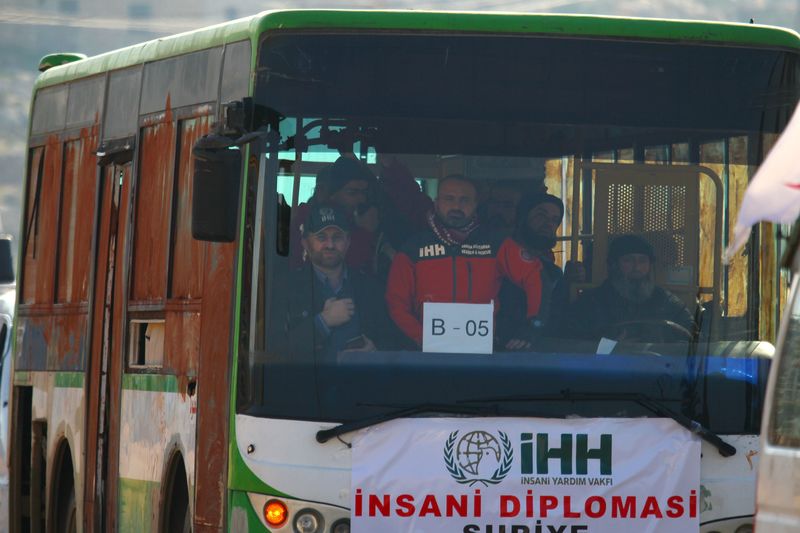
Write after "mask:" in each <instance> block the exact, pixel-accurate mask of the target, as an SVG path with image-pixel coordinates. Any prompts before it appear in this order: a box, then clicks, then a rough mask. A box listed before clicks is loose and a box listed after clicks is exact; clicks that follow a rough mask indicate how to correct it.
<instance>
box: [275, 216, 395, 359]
mask: <svg viewBox="0 0 800 533" xmlns="http://www.w3.org/2000/svg"><path fill="white" fill-rule="evenodd" d="M350 230H351V226H350V222H349V219H348V217H347V215H346V214H345V213H344V212H343V211H341V210H340V209H339V208H338V207H335V206H333V205H331V204H318V205H314V206H312V207H311V208H310V210H309V212H308V216H307V218H306V220H305V222H304V223H303V227H302V228H301V231H302V238H301V244H302V246H303V251H304V257H305V262H304V265H303V266H302V267H301V268H299V269H297V270H295V271H293V272H292V275H291V278H290V280H289V286H290V287H291V288H292V290H291V294H288V292H289V291H285V292H287V295H286V297H287V302H286V308H287V316H286V332H287V333H288V336H289V341H290V344H291V345H292V346H293V347H294V349H295V350H298V349H300V350H303V351H308V350H309V348H311V347H310V346H304V347H301V346H302V345H303V343H309V342H311V341H312V340H313V350H314V351H316V352H322V353H323V354H325V355H326V356H328V357H333V356H335V355H336V353H338V352H339V351H341V350H347V349H356V350H365V351H372V350H375V343H374V342H373V339H377V338H378V336H379V335H383V334H385V333H386V331H387V329H386V326H387V325H388V320H387V319H386V314H385V306H384V303H383V300H382V299H381V297H380V294H381V291H380V289H379V287H378V285H377V283H376V282H375V281H373V280H372V279H371V278H370V277H369V276H368V275H366V274H363V273H362V272H360V271H359V270H357V269H355V268H353V267H349V268H348V266H347V264H346V261H345V258H346V257H347V251H348V249H349V247H350V242H351V241H350Z"/></svg>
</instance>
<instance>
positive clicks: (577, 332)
mask: <svg viewBox="0 0 800 533" xmlns="http://www.w3.org/2000/svg"><path fill="white" fill-rule="evenodd" d="M655 259H656V256H655V252H654V251H653V247H652V246H651V245H650V243H649V242H647V241H646V240H645V239H644V238H642V237H640V236H638V235H623V236H621V237H617V238H616V239H614V240H613V241H612V242H611V245H610V246H609V249H608V257H607V258H606V261H607V264H608V279H606V281H605V282H603V284H602V285H600V286H599V287H597V288H595V289H590V290H587V291H584V292H583V294H581V296H580V297H579V298H578V300H577V301H576V302H575V303H574V304H573V306H572V308H571V312H570V313H569V315H570V316H569V319H568V320H567V321H566V323H565V326H567V327H568V328H569V330H570V331H571V333H572V335H573V336H575V337H581V338H587V339H593V340H597V339H600V338H601V337H607V338H610V339H617V340H624V339H627V340H641V341H653V342H655V341H686V340H690V339H691V338H692V336H693V335H694V334H695V333H696V324H695V321H694V318H693V317H692V314H691V313H690V312H689V310H688V309H687V308H686V306H685V305H684V304H683V302H682V301H681V300H680V299H679V298H678V297H677V296H675V295H674V294H672V293H671V292H669V291H668V290H666V289H663V288H661V287H658V286H656V285H655V282H654V281H653V268H654V263H655Z"/></svg>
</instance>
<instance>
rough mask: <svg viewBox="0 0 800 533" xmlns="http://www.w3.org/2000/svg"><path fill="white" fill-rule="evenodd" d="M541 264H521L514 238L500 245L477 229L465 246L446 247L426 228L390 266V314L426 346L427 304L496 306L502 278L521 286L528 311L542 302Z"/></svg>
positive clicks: (529, 261)
mask: <svg viewBox="0 0 800 533" xmlns="http://www.w3.org/2000/svg"><path fill="white" fill-rule="evenodd" d="M540 271H541V263H540V262H539V261H538V259H533V260H523V257H522V255H521V254H520V253H519V247H518V246H517V245H515V244H514V243H513V241H511V240H510V239H507V240H506V241H505V242H503V243H502V244H501V239H500V238H499V237H498V236H496V235H494V234H493V232H491V231H489V230H486V229H484V228H483V227H481V226H479V227H478V228H476V229H475V230H474V231H472V232H471V233H470V235H469V237H467V239H466V241H465V242H464V243H463V244H460V245H455V246H448V245H446V244H444V243H443V242H442V241H441V240H440V239H439V238H438V237H437V236H436V234H435V233H434V232H433V231H432V230H430V229H427V230H425V231H423V232H420V233H419V234H417V235H415V236H414V237H412V238H411V239H410V240H409V242H408V243H406V245H405V246H404V247H403V249H402V250H400V251H398V252H397V254H396V255H395V257H394V260H393V261H392V267H391V269H390V271H389V280H388V284H387V287H386V303H387V305H388V308H389V314H390V316H391V317H392V319H393V320H394V322H395V323H396V324H397V326H398V327H399V328H400V330H402V331H403V333H405V334H406V336H407V337H409V338H410V339H412V340H414V341H415V342H416V343H417V344H418V345H420V346H421V345H422V305H423V303H424V302H454V303H481V304H486V303H489V302H491V301H493V300H494V301H495V313H496V312H497V310H498V309H499V304H498V302H497V294H498V292H499V291H500V283H501V281H502V278H503V276H506V277H508V278H509V279H510V280H511V281H513V282H514V283H515V284H517V285H520V286H522V287H523V288H524V289H525V292H526V294H527V295H528V312H529V313H530V312H531V310H532V309H533V310H534V315H535V314H536V312H538V305H539V302H540V301H541V278H540V275H539V273H540Z"/></svg>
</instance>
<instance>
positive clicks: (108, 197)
mask: <svg viewBox="0 0 800 533" xmlns="http://www.w3.org/2000/svg"><path fill="white" fill-rule="evenodd" d="M115 178H116V176H115V168H114V166H113V165H111V166H109V167H105V168H104V169H103V179H102V182H101V183H102V189H101V191H100V192H101V195H100V198H101V200H100V206H98V207H99V209H100V216H99V221H100V223H99V225H98V228H97V230H96V231H97V246H96V250H95V254H96V258H97V259H96V260H97V270H96V277H95V279H94V280H92V281H93V283H94V296H93V301H92V313H91V316H92V327H91V328H90V329H91V335H92V338H91V345H90V347H89V353H90V355H89V362H88V364H87V365H86V366H87V369H88V371H87V379H86V382H87V385H86V398H87V407H86V413H87V416H86V442H87V446H86V463H85V464H86V468H85V472H86V476H85V478H84V479H85V483H84V524H86V525H87V528H86V530H87V531H90V532H91V531H101V530H102V529H103V528H102V525H101V524H100V516H101V513H100V512H99V509H98V507H97V506H98V504H99V502H98V501H97V500H98V498H101V497H102V496H101V495H100V489H99V487H101V486H102V480H99V479H98V475H97V471H98V469H97V463H98V459H99V457H98V451H99V441H100V439H99V437H98V432H99V429H100V423H99V420H100V406H101V404H103V405H105V399H106V398H105V395H106V394H107V392H106V391H107V388H104V389H102V390H101V384H102V380H101V375H102V374H103V372H104V369H103V361H102V354H103V346H104V343H105V333H106V332H105V329H104V327H103V324H104V319H105V317H106V311H107V309H108V308H107V306H108V299H110V295H109V294H108V292H107V288H108V283H107V281H108V276H109V271H110V270H111V268H110V267H111V264H113V262H110V261H109V259H110V257H109V254H110V249H111V234H112V231H114V230H115V228H112V226H113V224H114V221H116V214H115V213H114V210H115V209H116V208H115V206H114V204H113V191H114V187H113V183H114V180H115ZM98 481H99V483H98Z"/></svg>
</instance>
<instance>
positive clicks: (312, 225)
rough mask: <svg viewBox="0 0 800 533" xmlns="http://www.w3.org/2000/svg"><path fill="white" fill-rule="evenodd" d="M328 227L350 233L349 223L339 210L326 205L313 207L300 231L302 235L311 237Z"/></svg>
mask: <svg viewBox="0 0 800 533" xmlns="http://www.w3.org/2000/svg"><path fill="white" fill-rule="evenodd" d="M330 226H334V227H337V228H339V229H340V230H342V231H344V232H348V233H349V232H350V221H349V220H348V218H347V215H345V214H344V212H343V211H342V210H341V209H339V208H337V207H334V206H332V205H327V204H324V205H314V206H312V207H311V210H310V211H309V212H308V217H307V218H306V221H305V222H304V223H303V225H302V226H301V227H300V230H301V231H302V233H303V235H312V234H314V233H318V232H320V231H322V230H324V229H325V228H327V227H330Z"/></svg>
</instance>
